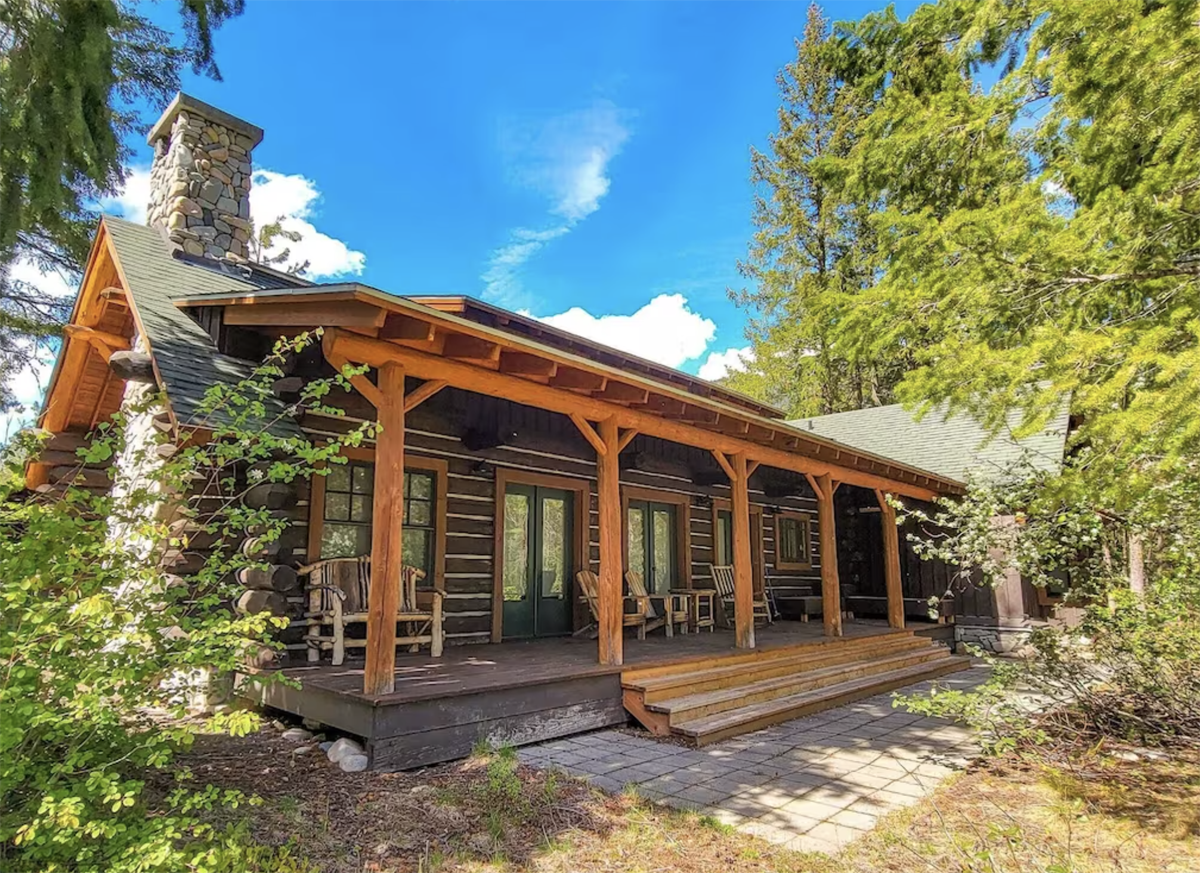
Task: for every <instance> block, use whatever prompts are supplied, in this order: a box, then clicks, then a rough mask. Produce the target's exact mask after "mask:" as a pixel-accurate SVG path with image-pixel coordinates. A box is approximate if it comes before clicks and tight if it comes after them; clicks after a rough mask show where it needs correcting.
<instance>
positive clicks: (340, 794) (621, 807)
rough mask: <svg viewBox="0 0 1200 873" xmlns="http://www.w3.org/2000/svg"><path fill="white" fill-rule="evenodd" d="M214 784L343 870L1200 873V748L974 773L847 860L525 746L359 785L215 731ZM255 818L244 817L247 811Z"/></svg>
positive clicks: (252, 740)
mask: <svg viewBox="0 0 1200 873" xmlns="http://www.w3.org/2000/svg"><path fill="white" fill-rule="evenodd" d="M210 739H211V741H210V742H205V743H203V744H201V746H200V747H199V748H198V749H197V750H196V752H195V753H194V755H193V756H192V760H190V761H189V762H188V763H189V764H190V766H191V767H192V769H193V770H194V771H195V772H196V775H197V777H198V778H200V779H206V780H207V781H210V782H213V783H214V784H218V785H223V786H228V787H241V788H245V789H249V790H253V791H257V792H258V793H259V794H260V795H262V796H263V800H264V803H263V805H262V806H260V807H258V808H256V809H255V810H254V812H253V813H251V816H250V818H249V819H248V824H249V826H250V828H251V830H252V833H253V834H254V836H255V838H256V839H257V840H259V841H260V842H262V843H264V844H270V845H288V846H290V847H291V851H292V853H293V855H295V856H297V857H298V858H303V859H305V860H306V861H307V862H310V863H311V865H312V866H313V867H314V868H315V869H319V870H322V871H327V873H351V871H354V873H362V871H379V873H392V871H395V873H409V871H417V873H435V871H437V873H524V871H537V873H567V871H573V873H575V871H577V873H599V871H611V870H622V871H630V873H638V871H662V873H701V871H711V870H721V869H724V870H729V871H738V873H743V871H744V873H767V871H779V873H868V871H870V873H874V871H884V873H918V871H919V873H933V871H937V873H943V871H956V873H1111V871H1120V873H1184V871H1186V873H1194V871H1197V870H1200V753H1197V752H1185V753H1176V754H1174V755H1172V756H1171V757H1169V758H1163V759H1157V758H1155V757H1153V756H1149V757H1148V756H1141V757H1139V759H1137V760H1136V761H1133V760H1124V759H1123V758H1127V757H1128V752H1123V753H1121V754H1111V753H1110V752H1109V751H1108V750H1106V749H1100V748H1098V749H1089V750H1084V751H1083V752H1073V753H1071V754H1066V753H1061V754H1043V755H1042V756H1041V757H1040V758H1038V759H1037V760H1032V759H1028V758H1026V759H1020V758H1016V757H1010V758H1008V759H1005V760H1003V761H1001V762H995V763H992V764H990V765H988V766H987V767H983V768H980V769H978V770H975V771H972V772H968V773H964V774H960V775H958V776H957V777H954V778H953V779H951V780H949V781H948V782H947V783H946V784H944V785H943V786H942V787H941V788H940V789H939V790H938V791H937V792H935V793H934V794H933V795H931V796H930V797H928V798H926V799H925V800H923V801H921V802H920V803H918V804H917V805H916V806H914V807H911V808H909V809H907V810H903V811H900V812H897V813H894V814H892V815H890V816H888V817H886V818H885V819H883V820H882V821H881V823H880V825H879V826H878V827H877V828H876V829H875V830H874V831H873V832H871V833H870V834H868V835H866V836H864V837H863V838H861V839H859V840H857V841H856V842H854V843H852V844H851V845H850V846H849V847H847V848H846V849H845V850H843V851H842V852H841V853H840V854H838V855H837V856H835V857H833V858H829V857H826V856H824V855H816V854H804V853H799V852H793V851H789V850H787V849H784V848H782V847H779V846H776V845H773V844H770V843H767V842H765V841H763V840H760V839H758V838H756V837H753V836H750V835H748V834H745V833H742V832H741V831H738V830H736V829H734V828H732V827H730V826H728V825H726V824H723V823H721V822H720V821H718V820H716V819H714V818H712V817H709V816H705V815H701V814H698V813H694V812H681V811H675V810H671V809H667V808H665V807H661V806H658V805H655V804H652V803H650V802H648V801H647V800H645V799H644V798H641V797H638V796H637V794H636V793H634V792H624V793H622V794H620V795H617V796H612V795H607V794H604V793H603V792H600V791H597V790H594V789H592V788H590V787H589V786H587V785H586V784H584V783H581V782H579V781H577V780H575V779H572V778H569V777H566V776H563V775H561V774H557V773H554V772H546V771H539V770H534V769H532V768H529V767H526V766H523V765H522V764H520V762H519V760H518V758H517V756H516V754H515V753H514V752H513V750H511V749H499V750H493V749H488V748H485V747H480V748H479V749H477V750H476V753H475V755H473V756H472V757H471V758H470V759H469V760H467V761H465V762H460V763H457V764H452V765H445V766H442V767H436V768H431V769H429V770H425V771H421V772H419V773H416V774H403V773H401V774H374V773H365V774H363V773H359V774H344V773H341V772H340V771H338V770H336V768H332V767H331V766H330V765H329V764H328V763H327V762H325V761H324V759H323V757H318V756H313V757H307V756H299V757H298V756H292V755H290V754H288V752H289V750H290V745H289V744H287V743H286V742H285V741H283V740H281V739H279V738H278V737H277V736H276V735H275V734H273V733H272V732H269V731H264V732H263V733H261V734H258V735H256V736H253V737H249V738H244V739H240V740H235V739H230V738H218V737H213V738H210ZM239 814H242V813H239Z"/></svg>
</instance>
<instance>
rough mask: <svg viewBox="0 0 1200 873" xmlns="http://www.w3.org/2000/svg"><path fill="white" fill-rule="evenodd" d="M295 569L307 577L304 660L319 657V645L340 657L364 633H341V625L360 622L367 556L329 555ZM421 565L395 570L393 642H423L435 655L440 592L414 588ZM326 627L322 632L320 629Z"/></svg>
mask: <svg viewBox="0 0 1200 873" xmlns="http://www.w3.org/2000/svg"><path fill="white" fill-rule="evenodd" d="M297 573H298V574H299V575H300V576H305V577H307V578H308V583H307V585H306V586H305V591H306V592H307V593H308V611H307V612H305V614H304V619H305V623H306V625H307V631H306V633H305V642H306V643H307V644H308V660H309V662H311V663H315V662H317V661H319V660H320V659H321V652H322V651H323V650H326V649H328V650H331V651H332V653H333V658H332V660H333V663H334V665H335V666H336V665H339V664H341V663H342V662H343V661H344V660H345V659H346V649H348V648H360V649H361V648H365V647H366V645H367V641H366V640H365V639H347V638H346V625H348V624H352V623H355V622H366V620H367V603H368V602H369V599H370V592H371V557H370V555H364V556H362V557H361V558H329V559H327V560H324V561H316V562H315V563H312V564H308V565H306V566H304V567H301V568H300V569H299V570H298V571H297ZM424 578H425V571H424V570H420V569H418V568H416V567H404V568H403V569H402V570H401V572H400V601H399V604H398V605H397V612H396V621H397V622H398V623H399V625H400V626H399V627H398V628H397V629H396V645H400V646H408V647H409V651H412V652H415V651H417V650H418V649H419V648H420V646H422V645H424V644H426V643H428V644H429V653H430V654H431V655H432V656H433V657H435V658H440V657H441V655H442V645H443V642H444V640H445V637H444V634H443V631H442V601H443V600H444V598H445V596H446V592H445V591H443V590H441V589H440V588H434V589H433V590H432V591H421V592H418V591H417V582H418V581H420V580H421V579H424ZM326 627H330V628H331V631H330V632H329V633H328V634H325V633H324V629H325V628H326Z"/></svg>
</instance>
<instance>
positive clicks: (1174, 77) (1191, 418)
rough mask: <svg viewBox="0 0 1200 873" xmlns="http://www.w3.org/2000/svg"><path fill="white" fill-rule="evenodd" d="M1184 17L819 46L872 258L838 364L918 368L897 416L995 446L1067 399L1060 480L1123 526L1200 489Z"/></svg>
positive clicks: (974, 11) (1036, 11)
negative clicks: (1180, 487)
mask: <svg viewBox="0 0 1200 873" xmlns="http://www.w3.org/2000/svg"><path fill="white" fill-rule="evenodd" d="M1197 14H1198V6H1197V3H1196V2H1195V0H1163V2H1145V3H1141V2H1133V3H1131V2H1125V0H1087V2H1081V0H941V2H939V3H937V4H932V5H927V6H922V7H920V8H919V9H917V10H916V11H915V12H914V13H913V14H912V15H911V16H910V17H909V19H908V20H907V21H903V22H902V21H899V20H898V19H897V18H896V16H895V14H894V12H892V11H891V10H889V11H887V12H882V13H877V14H874V15H870V16H867V17H866V18H864V19H863V20H862V21H860V22H857V23H851V24H844V25H840V26H839V27H838V29H837V40H836V41H835V42H834V43H833V44H832V45H833V46H834V49H833V53H834V54H835V55H836V57H835V60H834V61H833V63H834V64H835V67H836V69H837V70H838V71H839V73H840V74H841V75H842V77H843V79H844V81H845V85H844V86H843V87H845V88H847V89H850V90H853V91H854V92H856V93H857V94H858V95H859V98H860V99H861V100H862V101H864V102H866V103H868V104H869V105H870V107H871V109H870V112H869V113H866V114H865V115H864V116H863V117H862V118H861V119H860V120H859V121H858V123H857V125H856V127H855V130H854V142H853V145H852V146H851V147H850V149H849V151H848V153H847V154H846V155H845V157H844V158H840V159H838V161H837V163H838V172H839V175H840V178H842V179H843V180H844V184H845V186H846V188H847V190H848V192H850V196H852V197H853V198H854V199H855V200H857V201H861V202H869V203H871V204H873V205H872V210H871V215H870V217H869V220H868V223H869V225H870V227H871V229H872V232H873V234H874V240H875V245H876V249H877V255H876V260H875V266H876V270H877V272H876V274H875V276H874V277H873V281H872V283H871V285H870V287H869V288H868V289H866V290H865V291H862V292H859V293H856V294H853V295H843V299H842V301H841V305H840V307H839V309H838V314H839V318H838V321H837V324H836V328H835V335H834V338H833V343H834V346H835V347H836V348H838V349H840V350H841V351H842V352H843V353H844V354H847V355H853V354H855V353H858V354H862V355H866V356H868V357H872V356H876V355H880V354H883V355H888V354H898V353H901V352H904V351H911V353H912V354H913V355H914V357H915V365H916V366H915V368H914V369H913V370H911V371H910V372H908V373H907V374H906V375H905V376H904V379H903V380H902V382H901V383H900V385H899V387H898V392H897V393H898V396H899V397H900V398H901V399H902V400H903V401H905V402H908V403H911V404H914V405H917V406H920V407H922V408H928V406H929V405H930V404H932V403H936V402H939V401H948V402H949V403H950V405H951V408H952V409H955V410H960V409H966V410H969V411H970V412H972V413H973V414H975V415H976V416H977V417H979V418H980V419H981V420H983V421H985V422H986V423H988V424H990V425H992V426H994V427H996V428H997V429H999V428H1000V427H1001V426H1002V424H1003V421H1004V417H1005V415H1006V413H1007V412H1008V411H1009V410H1011V409H1020V410H1023V411H1024V413H1025V425H1024V432H1032V431H1034V430H1036V429H1038V428H1040V427H1041V426H1042V425H1043V424H1044V423H1045V422H1046V421H1047V420H1048V419H1049V417H1050V416H1051V415H1053V413H1054V411H1055V410H1057V409H1059V408H1060V405H1061V403H1062V402H1063V401H1064V400H1065V399H1070V402H1071V407H1072V412H1073V413H1075V414H1076V416H1077V417H1078V421H1079V422H1080V428H1079V430H1078V432H1077V434H1076V437H1075V444H1076V445H1077V446H1079V447H1083V448H1085V449H1086V451H1087V457H1086V458H1084V459H1083V462H1082V463H1080V464H1078V465H1077V466H1076V467H1075V468H1074V470H1073V471H1072V472H1074V473H1076V474H1078V475H1079V476H1080V477H1081V478H1082V480H1083V482H1084V485H1083V486H1081V488H1085V489H1086V490H1087V492H1088V494H1089V498H1090V499H1091V500H1092V501H1093V503H1094V504H1095V505H1097V506H1098V507H1099V508H1101V509H1104V510H1106V511H1109V512H1112V513H1115V514H1118V515H1121V516H1126V517H1130V516H1131V515H1132V514H1133V513H1135V511H1136V509H1137V507H1138V505H1139V503H1140V502H1142V501H1145V500H1147V499H1150V496H1151V494H1152V492H1153V491H1154V490H1155V488H1156V487H1158V485H1159V484H1160V483H1161V482H1162V481H1164V480H1163V477H1164V476H1165V477H1169V478H1171V479H1174V480H1176V481H1180V480H1186V481H1191V479H1192V478H1193V474H1194V471H1193V469H1192V468H1191V466H1190V462H1189V459H1192V458H1194V457H1195V453H1196V448H1197V438H1198V437H1200V416H1198V415H1197V409H1198V408H1200V405H1198V404H1197V399H1200V366H1198V364H1200V312H1198V310H1197V290H1198V282H1200V269H1198V267H1197V259H1196V257H1197V248H1196V241H1197V239H1200V199H1198V198H1200V187H1198V186H1197V184H1196V179H1197V178H1200V125H1197V123H1196V118H1195V106H1196V105H1197V101H1198V100H1200V63H1197V61H1198V60H1200V28H1198V27H1197V26H1196V22H1197ZM997 77H998V79H997ZM993 79H996V81H994V83H993V82H992V81H991V80H993ZM1035 380H1036V381H1035ZM1187 487H1192V486H1191V485H1188V486H1187Z"/></svg>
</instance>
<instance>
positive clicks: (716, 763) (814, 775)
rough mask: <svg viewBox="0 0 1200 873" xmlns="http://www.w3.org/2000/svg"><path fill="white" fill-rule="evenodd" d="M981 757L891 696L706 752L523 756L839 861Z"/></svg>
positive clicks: (952, 729)
mask: <svg viewBox="0 0 1200 873" xmlns="http://www.w3.org/2000/svg"><path fill="white" fill-rule="evenodd" d="M987 673H988V671H987V669H986V668H982V667H975V668H972V669H970V670H966V671H963V672H961V673H956V674H953V675H951V676H946V677H943V678H942V679H940V680H937V681H938V682H940V683H941V684H943V685H946V686H950V687H954V688H967V687H972V686H974V685H976V684H978V683H980V682H982V681H983V680H984V679H985V678H986V677H987ZM930 684H931V683H921V684H919V685H914V686H912V687H910V688H907V689H904V690H905V692H908V693H910V692H913V691H917V690H921V689H927V688H928V687H929V685H930ZM977 752H978V749H977V746H976V744H975V742H974V740H973V737H972V736H971V733H970V731H969V730H968V729H966V728H964V727H962V726H959V725H956V724H954V723H952V722H948V721H945V720H943V719H936V718H926V717H923V716H919V715H912V714H910V713H908V712H905V711H903V710H898V709H893V708H892V694H891V693H890V692H889V693H887V694H881V695H878V696H876V697H871V698H867V699H866V700H862V701H859V702H858V703H852V704H848V705H846V706H843V707H840V708H838V709H831V710H828V711H826V712H822V713H818V714H817V715H813V716H809V717H807V718H800V719H796V720H794V721H790V722H785V723H783V724H779V725H775V726H773V727H769V728H765V729H764V730H760V731H756V732H754V733H751V734H746V735H744V736H741V737H736V738H734V739H732V740H726V741H724V742H720V743H715V744H714V745H711V746H706V747H704V748H702V749H691V748H686V747H682V746H677V745H674V744H672V743H664V742H659V741H656V740H654V739H650V738H648V737H639V736H631V735H630V734H629V733H625V732H622V731H617V730H607V731H599V732H597V733H593V734H586V735H583V736H578V737H571V738H569V739H564V740H556V741H554V742H550V743H543V744H541V745H537V746H528V747H526V748H524V749H521V750H520V751H519V755H520V758H521V760H522V761H524V762H525V763H527V764H530V765H533V766H536V767H553V768H558V769H561V770H564V771H566V772H567V773H570V774H572V775H575V776H580V777H583V778H586V779H588V780H589V781H590V782H591V783H592V784H593V785H595V786H596V787H598V788H602V789H604V790H606V791H612V792H618V791H622V790H625V789H628V788H633V789H635V790H636V791H637V792H638V793H639V794H642V795H643V796H645V797H648V798H650V799H652V800H657V801H660V802H662V803H665V804H668V805H670V806H674V807H679V808H686V809H696V810H700V811H702V812H705V813H708V814H710V815H712V816H713V817H715V818H717V819H718V820H720V821H722V822H725V823H727V824H731V825H733V826H735V827H737V828H738V829H739V830H742V831H746V832H748V833H753V834H755V835H757V836H760V837H763V838H765V839H768V840H770V841H772V842H775V843H781V844H784V845H787V846H788V847H789V848H794V849H799V850H802V851H817V852H835V851H837V850H838V849H840V848H841V847H842V846H844V845H846V843H848V842H850V841H851V840H853V839H855V838H856V837H858V836H860V835H862V834H863V833H864V832H865V831H868V830H870V829H871V828H873V827H874V826H875V822H876V821H877V819H878V818H879V817H880V816H882V815H884V814H886V813H888V812H891V811H892V810H895V809H898V808H900V807H904V806H908V805H910V804H912V803H915V802H916V801H917V800H918V799H920V798H921V797H923V796H924V795H926V794H928V793H929V792H930V791H932V790H933V789H934V788H935V787H936V786H937V785H938V783H939V782H941V780H942V779H944V778H945V777H947V776H948V775H950V774H951V773H952V772H953V771H954V770H955V769H957V768H960V767H962V766H963V765H964V764H965V763H966V762H967V761H968V760H969V759H970V758H971V757H972V756H974V755H975V754H977Z"/></svg>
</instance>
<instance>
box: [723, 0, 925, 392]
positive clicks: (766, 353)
mask: <svg viewBox="0 0 1200 873" xmlns="http://www.w3.org/2000/svg"><path fill="white" fill-rule="evenodd" d="M832 60H833V58H832V56H831V55H830V27H829V23H828V21H827V20H826V19H825V17H824V15H823V14H822V12H821V9H820V7H818V6H817V5H816V4H815V3H814V4H813V5H811V6H810V7H809V9H808V18H807V21H806V24H805V28H804V38H803V39H802V40H799V41H797V43H796V59H795V60H794V61H793V62H792V63H790V64H788V66H787V67H786V68H785V69H784V70H783V71H782V72H780V74H779V76H778V78H777V81H778V84H779V90H780V97H781V100H782V106H781V107H780V109H779V129H778V130H777V131H776V132H775V133H774V134H773V135H772V136H771V138H770V150H769V153H763V152H760V151H758V150H757V149H754V150H753V151H752V153H751V166H752V176H751V178H752V181H753V182H754V184H755V185H756V186H757V187H758V189H759V192H760V193H759V194H758V195H757V196H756V198H755V205H754V224H755V227H756V231H755V235H754V239H753V240H752V242H751V245H750V253H749V257H748V259H747V260H746V261H745V262H744V263H741V264H739V268H740V270H741V273H742V275H743V276H745V277H746V278H747V279H748V280H750V281H751V282H752V283H753V285H752V287H750V288H746V289H742V290H740V291H737V292H731V296H732V297H733V299H734V300H735V301H736V302H737V303H738V304H739V305H741V306H743V307H746V308H749V309H751V310H753V311H754V312H755V315H754V316H753V317H752V318H751V320H750V324H749V327H748V328H747V337H748V338H749V339H750V340H751V342H752V346H751V348H752V351H753V358H754V360H753V362H752V363H751V364H750V366H749V368H748V369H747V370H746V371H744V372H737V373H733V374H731V375H730V376H729V377H728V378H727V383H728V384H729V385H730V387H733V388H736V389H738V390H740V391H743V392H745V393H747V394H751V395H753V396H756V397H760V398H762V399H764V400H766V401H768V402H771V403H774V404H776V405H778V406H780V407H781V408H783V409H785V410H787V411H788V412H790V413H791V414H792V415H795V416H803V415H814V414H823V413H829V412H839V411H842V410H845V409H858V408H861V407H863V406H871V405H878V404H881V403H888V402H891V392H892V386H893V385H894V384H895V382H896V381H897V379H898V378H899V376H900V375H901V374H902V373H903V371H904V369H905V367H906V366H907V365H908V355H907V354H893V355H886V356H885V355H872V354H869V353H863V352H862V351H861V350H854V351H852V352H849V353H848V352H847V350H846V349H844V348H841V347H839V346H838V345H837V343H836V342H835V337H834V336H833V335H832V331H831V326H832V325H833V324H835V323H836V321H837V313H838V310H839V309H840V308H841V307H842V305H843V303H844V298H846V297H848V296H849V297H852V296H853V295H855V294H857V293H858V292H859V291H860V290H861V289H862V287H863V286H864V285H865V284H866V283H868V282H869V281H870V279H871V275H872V266H871V264H872V257H873V250H874V243H873V239H872V231H871V228H870V225H869V224H868V222H867V221H866V217H867V215H868V214H869V211H870V205H871V204H870V203H869V202H866V201H855V200H853V199H849V198H848V197H847V192H846V189H845V185H844V183H843V180H842V178H841V177H840V176H839V173H838V169H839V168H838V167H837V165H836V163H835V162H834V161H835V159H837V158H843V157H845V156H846V155H847V154H848V153H849V150H850V148H851V146H852V144H853V137H854V129H855V124H856V122H857V121H858V119H859V118H860V117H861V116H862V115H863V114H864V112H865V111H866V109H867V104H866V103H865V102H864V101H862V100H861V99H860V98H859V95H858V94H857V93H855V92H853V91H850V90H849V89H846V88H843V87H842V82H841V80H840V78H839V76H838V73H837V71H836V69H835V67H834V65H833V63H832Z"/></svg>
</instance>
